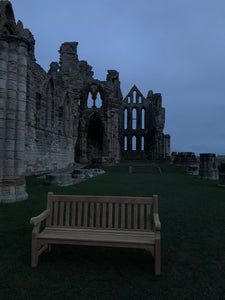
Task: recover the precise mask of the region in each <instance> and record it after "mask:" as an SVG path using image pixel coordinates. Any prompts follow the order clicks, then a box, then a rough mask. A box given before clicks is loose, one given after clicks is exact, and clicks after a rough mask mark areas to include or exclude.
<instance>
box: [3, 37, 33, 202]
mask: <svg viewBox="0 0 225 300" xmlns="http://www.w3.org/2000/svg"><path fill="white" fill-rule="evenodd" d="M27 47H28V45H27V44H26V43H25V42H23V41H20V40H19V39H17V38H14V37H12V38H8V40H1V41H0V74H1V75H0V76H1V77H0V79H1V81H0V126H1V128H0V131H1V136H0V138H1V143H0V144H1V146H0V147H1V148H2V149H1V151H0V152H1V158H0V159H1V164H0V202H15V201H21V200H25V199H27V193H26V191H25V167H24V140H25V111H26V79H27Z"/></svg>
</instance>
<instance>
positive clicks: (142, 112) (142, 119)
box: [141, 108, 145, 129]
mask: <svg viewBox="0 0 225 300" xmlns="http://www.w3.org/2000/svg"><path fill="white" fill-rule="evenodd" d="M141 129H145V109H144V108H142V110H141Z"/></svg>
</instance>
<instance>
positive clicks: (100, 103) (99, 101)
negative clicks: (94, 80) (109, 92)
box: [95, 93, 102, 108]
mask: <svg viewBox="0 0 225 300" xmlns="http://www.w3.org/2000/svg"><path fill="white" fill-rule="evenodd" d="M95 105H96V107H97V108H100V107H102V98H101V96H100V94H99V93H98V94H97V98H96V100H95Z"/></svg>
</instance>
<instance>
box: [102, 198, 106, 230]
mask: <svg viewBox="0 0 225 300" xmlns="http://www.w3.org/2000/svg"><path fill="white" fill-rule="evenodd" d="M102 228H103V229H105V228H106V203H103V204H102Z"/></svg>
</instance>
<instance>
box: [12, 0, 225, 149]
mask: <svg viewBox="0 0 225 300" xmlns="http://www.w3.org/2000/svg"><path fill="white" fill-rule="evenodd" d="M11 3H12V5H13V10H14V14H15V18H16V21H18V20H21V21H22V22H23V24H24V27H26V28H29V29H30V30H31V32H32V34H33V35H34V38H35V40H36V47H35V55H36V59H37V63H39V64H40V65H41V66H42V67H43V68H44V69H45V70H46V71H47V70H48V68H49V64H50V63H51V62H52V61H59V53H58V50H59V48H60V45H61V43H63V42H71V41H77V42H79V44H78V57H79V59H80V60H87V62H88V63H89V64H90V65H91V66H92V67H93V71H94V78H96V79H99V80H105V79H106V75H107V70H111V69H115V70H117V71H118V72H119V74H120V82H121V90H122V93H123V96H124V97H125V96H126V95H127V93H128V92H129V90H130V89H131V88H132V86H133V85H134V84H136V86H137V87H138V89H139V90H140V91H141V92H142V94H143V95H144V96H145V97H146V96H147V93H148V90H153V92H154V93H161V94H162V100H163V106H164V107H165V108H166V124H165V129H164V133H165V134H170V135H171V151H179V152H180V151H187V152H190V151H192V152H195V153H196V154H198V153H203V152H210V153H211V152H212V153H217V154H225V0H158V1H156V0H95V1H94V0H76V1H75V0H65V1H61V0H54V1H53V0H39V1H37V0H12V1H11Z"/></svg>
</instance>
